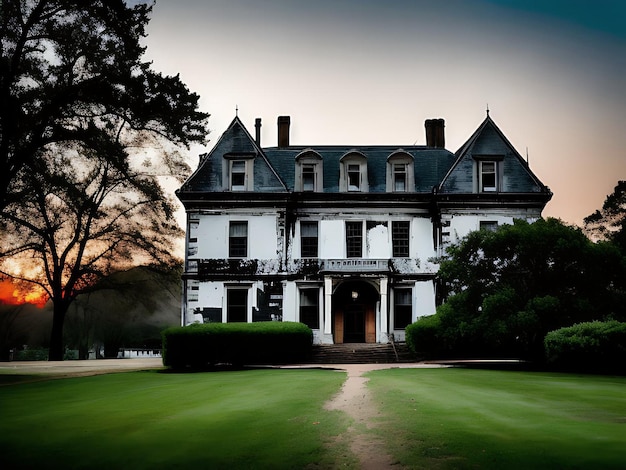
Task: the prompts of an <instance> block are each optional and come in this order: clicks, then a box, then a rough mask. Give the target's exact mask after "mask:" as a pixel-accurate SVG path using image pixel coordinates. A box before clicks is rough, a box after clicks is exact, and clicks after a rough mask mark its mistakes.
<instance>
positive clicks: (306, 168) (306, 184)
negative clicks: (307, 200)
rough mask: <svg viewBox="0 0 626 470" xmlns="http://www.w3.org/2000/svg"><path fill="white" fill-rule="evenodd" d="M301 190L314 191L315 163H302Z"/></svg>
mask: <svg viewBox="0 0 626 470" xmlns="http://www.w3.org/2000/svg"><path fill="white" fill-rule="evenodd" d="M302 191H315V165H302Z"/></svg>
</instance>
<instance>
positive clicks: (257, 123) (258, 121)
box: [254, 118, 261, 147]
mask: <svg viewBox="0 0 626 470" xmlns="http://www.w3.org/2000/svg"><path fill="white" fill-rule="evenodd" d="M254 127H255V129H256V136H255V137H256V138H255V141H256V144H257V145H258V146H259V147H260V146H261V118H256V119H255V120H254Z"/></svg>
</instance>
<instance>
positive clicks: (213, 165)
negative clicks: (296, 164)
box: [180, 117, 287, 192]
mask: <svg viewBox="0 0 626 470" xmlns="http://www.w3.org/2000/svg"><path fill="white" fill-rule="evenodd" d="M225 156H226V157H228V156H242V157H244V156H245V157H247V158H253V159H254V173H255V175H257V177H256V178H255V188H254V189H255V191H272V192H284V191H287V186H286V185H285V183H284V182H283V180H282V179H281V177H280V175H279V174H278V173H277V172H276V170H275V169H274V167H272V165H271V164H270V162H269V161H268V160H267V157H266V155H265V154H264V152H263V150H262V149H261V148H260V147H259V146H258V145H257V144H256V142H255V140H254V139H253V138H252V136H251V135H250V133H249V132H248V130H247V129H246V127H245V126H244V125H243V123H242V122H241V120H240V119H239V117H235V118H234V119H233V121H232V122H231V123H230V125H229V126H228V128H227V129H226V131H225V132H224V133H223V134H222V135H221V137H220V138H219V140H218V141H217V143H216V144H215V146H214V147H213V149H212V150H211V152H209V154H208V155H204V156H202V157H201V160H200V164H199V165H198V168H197V169H196V171H194V172H193V173H192V175H191V176H190V177H189V178H187V180H186V181H185V183H183V185H182V187H181V189H180V191H181V192H189V191H202V192H219V191H223V190H224V188H223V186H222V164H223V157H225Z"/></svg>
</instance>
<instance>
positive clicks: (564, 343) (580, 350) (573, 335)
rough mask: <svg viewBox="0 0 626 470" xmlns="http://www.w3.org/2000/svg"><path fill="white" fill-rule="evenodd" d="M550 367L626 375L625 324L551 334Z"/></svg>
mask: <svg viewBox="0 0 626 470" xmlns="http://www.w3.org/2000/svg"><path fill="white" fill-rule="evenodd" d="M544 346H545V350H546V360H547V362H548V364H549V365H551V366H553V367H555V368H558V369H563V370H568V371H580V372H603V373H618V374H625V373H626V323H622V322H618V321H607V322H600V321H594V322H585V323H578V324H576V325H573V326H570V327H567V328H560V329H558V330H554V331H551V332H549V333H548V334H547V335H546V337H545V339H544Z"/></svg>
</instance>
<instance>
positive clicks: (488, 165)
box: [479, 161, 498, 192]
mask: <svg viewBox="0 0 626 470" xmlns="http://www.w3.org/2000/svg"><path fill="white" fill-rule="evenodd" d="M479 164H480V190H481V192H496V191H497V190H498V178H497V173H496V172H497V169H498V165H497V163H496V162H483V161H481V162H479Z"/></svg>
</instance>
